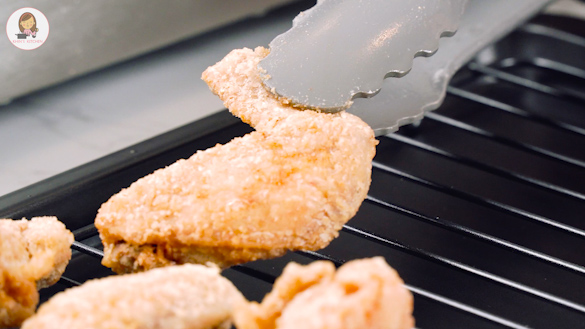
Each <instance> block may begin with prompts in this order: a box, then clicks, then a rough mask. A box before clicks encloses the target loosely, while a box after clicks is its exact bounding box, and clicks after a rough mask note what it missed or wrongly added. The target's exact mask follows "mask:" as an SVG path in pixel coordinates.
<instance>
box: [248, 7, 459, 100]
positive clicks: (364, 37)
mask: <svg viewBox="0 0 585 329" xmlns="http://www.w3.org/2000/svg"><path fill="white" fill-rule="evenodd" d="M467 1H468V0H408V1H404V0H399V1H388V0H344V1H335V0H319V1H318V2H317V4H316V5H315V6H314V7H312V8H311V9H309V10H307V11H305V12H303V13H301V14H300V15H298V16H297V17H296V18H295V19H294V20H293V27H292V28H291V29H290V30H288V31H287V32H285V33H283V34H281V35H279V36H277V37H276V38H275V39H274V40H273V41H272V42H271V43H270V50H271V52H270V54H269V55H268V56H267V57H266V58H265V59H263V60H262V61H261V62H260V64H259V70H260V72H261V73H263V78H264V79H265V81H264V83H265V86H266V87H267V88H268V89H269V90H271V91H273V92H274V93H276V94H277V95H278V96H280V97H281V98H283V99H286V100H289V101H290V103H292V104H293V105H297V106H299V107H307V108H312V109H317V110H321V111H327V112H335V111H339V110H341V109H345V108H347V107H349V105H351V100H352V99H353V98H355V97H370V96H373V95H375V94H376V93H378V91H379V90H380V87H381V86H382V84H383V80H384V78H388V77H401V76H404V75H405V74H407V73H408V72H409V71H410V69H411V67H412V62H413V59H414V58H415V57H417V56H430V55H432V54H434V53H435V52H436V50H437V48H438V46H439V39H440V38H441V37H444V36H451V35H453V34H454V33H455V31H456V30H457V27H458V25H459V20H460V18H461V16H462V13H463V11H464V8H465V4H466V3H467Z"/></svg>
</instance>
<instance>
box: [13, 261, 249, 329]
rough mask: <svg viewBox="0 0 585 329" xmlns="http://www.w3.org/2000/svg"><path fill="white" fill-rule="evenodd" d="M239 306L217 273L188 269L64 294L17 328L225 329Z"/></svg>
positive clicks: (110, 280)
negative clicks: (234, 309) (235, 308)
mask: <svg viewBox="0 0 585 329" xmlns="http://www.w3.org/2000/svg"><path fill="white" fill-rule="evenodd" d="M244 302H245V299H244V297H243V296H242V294H241V293H240V292H239V291H238V289H237V288H236V287H235V286H234V285H233V284H232V283H231V282H230V281H229V280H227V279H226V278H224V277H222V276H221V275H220V274H219V269H218V268H216V267H207V266H203V265H191V264H187V265H181V266H171V267H166V268H160V269H154V270H152V271H148V272H144V273H137V274H127V275H120V276H110V277H107V278H103V279H95V280H90V281H88V282H86V283H84V284H83V285H81V286H78V287H75V288H71V289H67V290H65V291H64V292H61V293H58V294H57V295H55V296H53V298H51V299H50V300H49V301H47V302H46V303H44V304H43V305H41V307H40V308H39V310H38V312H37V314H36V315H34V316H33V317H31V318H29V319H28V320H27V321H26V322H25V323H24V325H23V326H22V329H52V328H55V329H62V328H84V329H127V328H140V329H157V328H165V329H174V328H177V329H179V328H180V329H211V328H224V329H228V328H230V326H231V316H232V313H233V308H234V307H235V304H242V303H244Z"/></svg>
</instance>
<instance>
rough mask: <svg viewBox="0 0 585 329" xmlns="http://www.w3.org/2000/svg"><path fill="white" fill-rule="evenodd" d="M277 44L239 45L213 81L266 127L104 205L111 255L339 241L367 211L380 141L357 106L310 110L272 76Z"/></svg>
mask: <svg viewBox="0 0 585 329" xmlns="http://www.w3.org/2000/svg"><path fill="white" fill-rule="evenodd" d="M267 53H268V51H267V50H266V49H263V48H257V49H256V50H255V51H253V50H250V49H242V50H234V51H232V52H231V53H230V54H228V55H227V56H226V57H225V58H224V59H223V60H222V61H220V62H218V63H217V64H216V65H214V66H212V67H210V68H208V69H207V70H206V71H205V72H204V73H203V79H204V80H205V81H206V82H207V83H208V84H209V86H210V88H211V89H212V91H213V92H215V93H216V94H217V95H219V97H220V98H221V99H222V100H223V101H224V103H225V105H226V107H228V108H229V110H230V111H231V112H232V113H233V114H234V115H236V116H238V117H240V118H241V119H242V120H243V121H244V122H246V123H249V124H251V125H252V126H253V127H254V128H255V129H256V131H254V132H252V133H250V134H248V135H246V136H243V137H240V138H235V139H233V140H232V141H230V142H229V143H227V144H225V145H217V146H215V147H213V148H210V149H207V150H205V151H199V152H197V153H195V154H194V155H193V156H192V157H190V158H189V159H186V160H179V161H177V162H176V163H174V164H172V165H170V166H169V167H167V168H164V169H160V170H157V171H156V172H154V173H152V174H150V175H148V176H146V177H143V178H141V179H139V180H138V181H136V182H135V183H133V184H132V185H131V186H130V187H129V188H127V189H124V190H122V191H121V192H119V193H118V194H116V195H114V196H113V197H112V198H110V200H108V201H107V202H106V203H104V204H103V205H102V207H101V208H100V210H99V212H98V214H97V217H96V221H95V224H96V227H97V228H98V229H99V232H100V237H101V239H102V241H103V243H104V252H105V257H104V260H103V264H104V265H106V266H108V267H111V268H112V269H113V270H114V271H116V272H118V273H121V272H134V271H141V270H146V269H150V268H153V267H158V266H165V265H171V264H177V263H178V264H181V263H206V262H214V263H216V264H218V265H219V266H220V267H228V266H231V265H234V264H238V263H243V262H247V261H252V260H256V259H260V258H269V257H276V256H279V255H282V254H284V253H285V252H286V251H287V250H298V249H302V250H317V249H321V248H323V247H325V246H327V245H328V244H329V242H330V241H331V240H332V239H333V238H334V237H336V236H337V235H338V230H339V229H340V228H341V227H342V225H343V224H344V223H346V222H347V221H348V220H349V219H350V218H351V217H353V216H354V215H355V213H356V212H357V210H358V208H359V206H360V204H361V202H362V201H363V200H364V198H365V197H366V193H367V191H368V188H369V184H370V180H371V161H372V158H373V157H374V154H375V145H376V144H377V141H376V140H375V138H374V132H373V131H372V129H371V128H370V127H369V126H368V125H367V124H365V123H364V122H363V121H362V120H361V119H359V118H358V117H356V116H354V115H352V114H349V113H345V112H342V113H337V114H326V113H317V112H314V111H300V110H297V109H294V108H292V107H291V106H288V105H284V104H282V103H280V102H279V101H278V100H277V99H276V98H275V97H274V96H273V95H272V94H271V93H269V92H268V91H267V90H266V89H265V88H264V87H263V85H262V82H261V79H260V76H259V74H258V71H257V68H256V65H257V64H258V62H259V61H260V60H261V59H262V58H263V57H264V56H266V55H267Z"/></svg>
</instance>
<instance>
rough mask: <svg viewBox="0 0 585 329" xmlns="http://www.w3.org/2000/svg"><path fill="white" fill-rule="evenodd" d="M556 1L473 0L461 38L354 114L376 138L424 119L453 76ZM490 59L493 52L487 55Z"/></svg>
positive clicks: (448, 41) (359, 102) (389, 82)
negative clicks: (480, 52)
mask: <svg viewBox="0 0 585 329" xmlns="http://www.w3.org/2000/svg"><path fill="white" fill-rule="evenodd" d="M549 2H551V1H550V0H514V1H510V0H489V1H487V0H471V1H470V2H469V4H468V6H467V10H466V13H465V15H464V16H463V18H462V20H461V25H460V27H459V29H458V31H457V34H456V35H455V36H453V37H452V38H445V39H441V41H440V48H439V51H438V52H437V54H435V55H434V56H432V57H430V58H425V59H422V58H419V59H415V60H414V63H413V68H412V70H411V72H410V73H409V74H407V75H405V76H404V77H402V78H399V79H386V80H384V84H383V86H382V88H381V91H380V93H379V94H378V95H376V96H375V97H372V98H368V99H356V100H355V101H354V104H353V105H352V106H351V108H349V109H348V112H351V113H353V114H356V115H358V116H359V117H361V118H362V119H363V120H364V121H365V122H367V123H368V124H369V125H370V126H372V128H373V129H374V131H375V132H376V135H383V134H387V133H391V132H393V131H396V130H397V129H398V127H399V126H401V125H404V124H408V123H412V122H414V121H417V120H420V119H422V117H423V115H424V113H425V112H426V111H430V110H434V109H436V108H437V107H439V105H440V104H441V103H442V102H443V99H444V97H445V93H446V88H447V84H448V83H449V80H450V79H451V77H452V76H453V74H454V73H455V72H456V71H457V70H458V69H459V68H460V67H461V66H462V65H463V64H465V63H466V62H467V61H469V60H470V59H471V58H472V57H473V56H474V55H475V54H476V53H477V52H478V51H479V50H481V49H482V48H484V47H486V46H487V45H488V44H490V43H492V42H493V41H494V40H496V39H498V38H500V37H502V36H503V35H505V34H506V33H508V32H509V31H511V30H512V29H513V28H514V27H516V26H517V25H519V24H520V23H522V22H523V21H524V20H526V19H528V18H529V17H531V16H532V15H533V14H535V13H536V12H537V11H538V10H540V9H541V8H542V7H543V6H544V5H546V4H547V3H549ZM486 54H487V53H486Z"/></svg>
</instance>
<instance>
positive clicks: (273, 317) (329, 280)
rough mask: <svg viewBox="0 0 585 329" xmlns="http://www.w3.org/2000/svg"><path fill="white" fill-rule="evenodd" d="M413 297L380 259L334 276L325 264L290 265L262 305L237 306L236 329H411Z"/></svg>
mask: <svg viewBox="0 0 585 329" xmlns="http://www.w3.org/2000/svg"><path fill="white" fill-rule="evenodd" d="M412 309H413V298H412V295H411V294H410V292H409V291H408V290H407V289H406V288H405V287H404V286H403V281H402V280H401V279H400V277H399V276H398V274H397V273H396V271H394V270H393V269H392V268H390V267H389V266H388V264H386V262H385V261H384V260H383V258H381V257H375V258H371V259H363V260H356V261H351V262H348V263H346V264H345V265H343V266H341V267H340V268H339V270H338V271H337V272H335V269H334V267H333V265H332V264H331V263H330V262H325V261H318V262H314V263H312V264H310V265H307V266H301V265H298V264H294V263H291V264H289V265H287V266H286V268H285V269H284V272H283V274H282V275H281V276H280V277H279V278H278V279H277V280H276V282H275V284H274V287H273V290H272V291H271V292H270V293H269V294H268V295H266V297H265V298H264V300H263V301H262V303H261V304H258V303H256V302H250V303H244V304H239V305H238V307H237V308H236V310H235V313H234V322H235V323H236V325H237V327H238V329H289V328H306V329H325V328H328V329H350V328H351V329H353V328H355V329H358V328H374V329H378V328H379V329H382V328H385V329H411V328H412V327H413V326H414V319H413V317H412Z"/></svg>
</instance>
